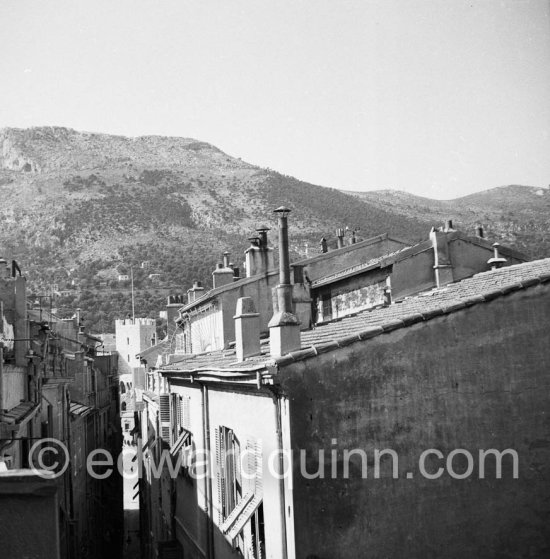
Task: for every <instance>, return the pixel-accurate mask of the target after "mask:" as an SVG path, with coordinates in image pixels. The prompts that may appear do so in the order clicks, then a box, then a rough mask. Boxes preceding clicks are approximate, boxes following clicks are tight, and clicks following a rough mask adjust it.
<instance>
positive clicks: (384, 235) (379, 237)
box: [290, 233, 411, 266]
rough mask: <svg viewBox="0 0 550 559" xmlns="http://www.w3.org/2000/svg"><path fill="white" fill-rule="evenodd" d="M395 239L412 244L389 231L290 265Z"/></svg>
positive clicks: (314, 260) (301, 264) (303, 264)
mask: <svg viewBox="0 0 550 559" xmlns="http://www.w3.org/2000/svg"><path fill="white" fill-rule="evenodd" d="M386 240H389V241H395V242H397V243H401V244H403V245H405V246H411V243H410V242H409V241H404V240H402V239H397V238H395V237H390V236H389V235H388V234H387V233H382V234H380V235H376V237H370V238H369V239H365V240H364V241H361V242H359V243H355V244H354V245H348V246H345V247H342V248H337V249H334V250H329V251H328V252H325V253H323V254H317V255H316V256H312V257H311V258H304V259H303V260H298V261H297V262H292V263H291V264H290V265H291V266H307V265H308V264H311V263H312V262H318V261H319V260H325V259H327V258H331V257H332V256H333V255H334V253H335V252H336V251H338V254H344V253H346V252H351V251H352V250H357V249H358V248H360V247H366V246H369V245H374V244H376V243H378V242H380V241H386Z"/></svg>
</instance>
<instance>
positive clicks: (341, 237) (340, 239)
mask: <svg viewBox="0 0 550 559" xmlns="http://www.w3.org/2000/svg"><path fill="white" fill-rule="evenodd" d="M336 237H337V242H338V248H344V230H343V229H342V228H339V229H336Z"/></svg>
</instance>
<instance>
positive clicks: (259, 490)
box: [221, 439, 263, 540]
mask: <svg viewBox="0 0 550 559" xmlns="http://www.w3.org/2000/svg"><path fill="white" fill-rule="evenodd" d="M243 466H244V467H245V468H246V475H243V496H242V498H241V499H240V501H239V503H238V505H237V506H236V507H235V508H234V509H233V511H232V512H231V514H229V515H228V516H227V518H226V519H225V521H224V522H223V524H222V525H221V528H222V531H223V532H224V534H226V535H227V536H228V538H229V539H230V540H233V539H235V538H236V537H237V536H238V535H239V533H240V532H241V531H242V530H243V528H244V526H245V524H246V523H247V522H248V521H249V520H250V518H251V517H252V515H253V514H254V513H255V512H256V510H257V508H258V507H259V506H260V505H261V503H262V498H263V487H262V477H263V476H262V470H263V464H262V443H261V440H256V439H248V440H247V441H246V461H245V464H243Z"/></svg>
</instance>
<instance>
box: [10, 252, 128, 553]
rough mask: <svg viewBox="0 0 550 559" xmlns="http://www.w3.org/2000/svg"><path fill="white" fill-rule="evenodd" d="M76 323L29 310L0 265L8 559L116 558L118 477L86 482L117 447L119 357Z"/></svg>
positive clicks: (20, 282) (19, 286)
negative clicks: (95, 458) (97, 453)
mask: <svg viewBox="0 0 550 559" xmlns="http://www.w3.org/2000/svg"><path fill="white" fill-rule="evenodd" d="M101 343H102V342H101V340H100V339H99V338H96V337H94V336H91V335H90V334H88V333H86V332H85V331H84V329H83V328H82V327H81V326H80V323H79V320H78V318H77V317H75V318H72V319H67V320H65V319H59V318H57V317H56V316H55V315H54V314H52V313H51V312H49V311H47V310H45V309H43V308H40V309H33V308H31V305H30V304H29V302H28V301H27V286H26V278H25V277H24V276H22V275H21V272H20V270H19V267H18V266H17V264H16V263H15V262H12V264H11V266H8V264H7V262H6V261H5V260H0V534H1V535H0V541H1V547H2V552H1V553H2V556H5V557H12V558H16V557H17V558H19V557H29V558H31V557H32V558H34V557H40V558H51V559H72V558H75V559H76V558H79V559H80V558H89V559H93V558H100V557H101V558H104V557H112V558H113V559H115V558H118V557H119V556H120V555H119V551H120V549H121V538H122V531H123V530H122V484H121V477H120V476H110V477H109V478H108V479H104V480H100V479H97V478H94V477H93V476H90V475H89V474H88V472H87V458H88V456H89V455H90V453H92V451H94V450H96V449H101V450H103V451H107V452H109V453H111V456H114V457H116V456H118V454H119V451H120V447H121V434H120V416H119V399H118V366H117V356H116V354H102V353H101V352H100V350H99V347H100V346H101Z"/></svg>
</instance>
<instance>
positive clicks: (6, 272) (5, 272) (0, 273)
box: [0, 258, 11, 278]
mask: <svg viewBox="0 0 550 559" xmlns="http://www.w3.org/2000/svg"><path fill="white" fill-rule="evenodd" d="M10 275H11V274H10V269H9V267H8V262H7V260H6V259H4V258H0V278H8V277H9V276H10Z"/></svg>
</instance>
